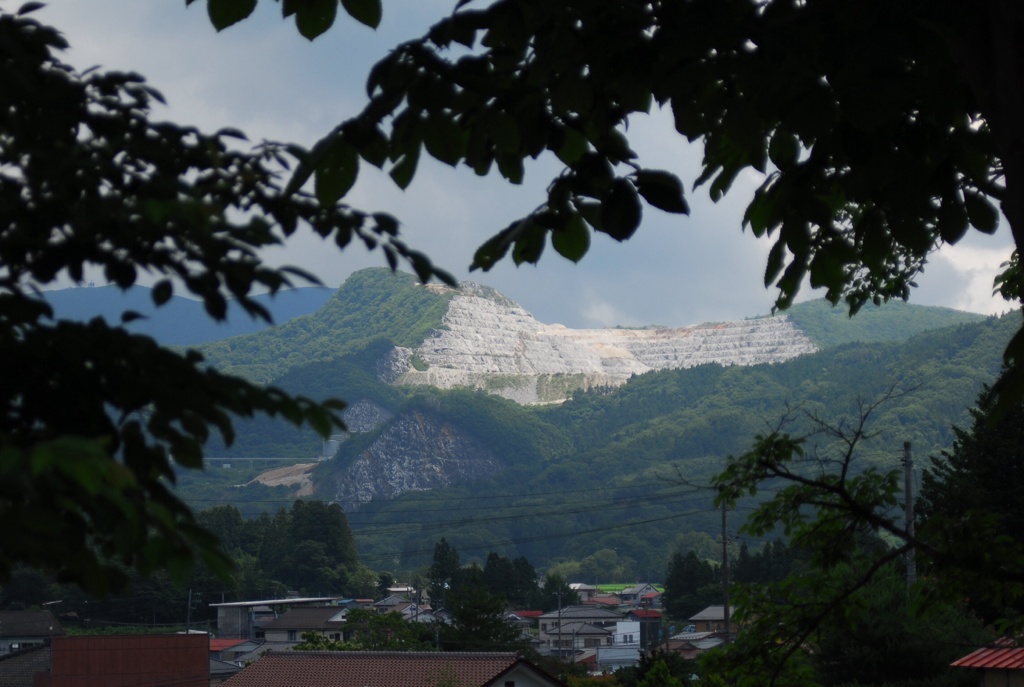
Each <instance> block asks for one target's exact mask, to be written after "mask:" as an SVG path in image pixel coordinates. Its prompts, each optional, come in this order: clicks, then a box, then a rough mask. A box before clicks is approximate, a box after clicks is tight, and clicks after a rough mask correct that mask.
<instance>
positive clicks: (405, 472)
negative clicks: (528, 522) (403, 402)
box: [330, 412, 504, 512]
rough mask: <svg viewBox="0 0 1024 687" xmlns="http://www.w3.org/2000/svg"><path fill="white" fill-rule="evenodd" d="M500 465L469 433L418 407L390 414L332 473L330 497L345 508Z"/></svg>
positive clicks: (443, 484)
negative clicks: (369, 439) (369, 440)
mask: <svg viewBox="0 0 1024 687" xmlns="http://www.w3.org/2000/svg"><path fill="white" fill-rule="evenodd" d="M502 467H504V466H503V465H502V464H501V463H500V462H499V461H498V459H497V458H496V457H495V455H494V454H493V453H492V452H491V451H490V450H489V449H488V448H487V447H485V446H483V445H482V444H481V443H480V442H478V441H476V440H475V439H474V438H472V437H469V436H466V435H464V434H461V433H460V432H459V431H458V430H457V429H455V428H454V427H452V426H451V425H450V424H449V423H446V422H443V421H440V420H438V419H437V418H434V417H431V416H430V415H428V414H426V413H423V412H412V413H408V414H405V415H402V416H399V417H398V418H396V419H394V421H392V422H391V423H390V424H388V426H387V427H386V428H385V429H384V430H383V431H382V432H381V433H380V435H379V436H378V437H377V438H376V440H374V442H373V443H372V444H371V445H370V446H369V448H367V449H366V450H364V451H362V452H361V453H360V454H359V455H358V456H356V458H355V460H354V461H353V462H352V463H350V464H349V465H348V466H347V467H346V468H345V469H344V470H341V471H340V472H337V473H335V475H334V477H333V480H332V484H331V487H330V488H331V492H332V493H331V500H332V501H334V502H337V503H339V504H341V507H342V508H344V509H345V511H348V512H351V511H354V510H357V509H358V508H359V506H360V505H362V504H363V503H366V502H367V501H370V500H372V499H375V498H376V499H392V498H394V497H396V496H398V495H400V494H404V493H405V492H408V491H424V490H427V489H435V488H438V487H447V486H451V485H453V484H460V483H463V482H472V481H474V480H478V479H481V478H483V477H489V476H491V475H493V474H494V473H496V472H498V471H499V470H501V469H502Z"/></svg>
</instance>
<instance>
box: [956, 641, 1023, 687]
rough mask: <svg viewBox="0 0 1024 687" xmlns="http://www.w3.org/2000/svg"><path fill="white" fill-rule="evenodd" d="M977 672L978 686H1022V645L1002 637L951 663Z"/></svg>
mask: <svg viewBox="0 0 1024 687" xmlns="http://www.w3.org/2000/svg"><path fill="white" fill-rule="evenodd" d="M952 665H953V667H954V668H970V669H972V670H974V671H975V672H976V673H978V682H977V684H978V685H980V687H1024V647H1022V646H1021V645H1020V643H1019V642H1016V641H1014V640H1013V639H1010V638H1009V637H1003V638H1001V639H999V640H997V641H995V642H994V643H993V644H992V646H986V647H982V648H980V649H977V650H976V651H973V652H971V653H969V654H968V655H966V656H964V657H963V658H961V659H959V660H957V661H954V662H953V663H952Z"/></svg>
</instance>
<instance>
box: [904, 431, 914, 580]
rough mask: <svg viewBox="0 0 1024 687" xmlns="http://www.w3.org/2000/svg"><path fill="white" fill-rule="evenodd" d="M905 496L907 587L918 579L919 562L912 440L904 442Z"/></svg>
mask: <svg viewBox="0 0 1024 687" xmlns="http://www.w3.org/2000/svg"><path fill="white" fill-rule="evenodd" d="M903 496H904V505H903V509H904V518H905V520H906V529H907V543H908V544H910V548H909V549H907V587H908V588H909V587H912V586H913V585H914V582H916V581H917V564H916V562H915V561H914V546H913V544H912V543H911V542H913V540H914V459H913V457H912V456H911V453H910V442H909V441H904V442H903Z"/></svg>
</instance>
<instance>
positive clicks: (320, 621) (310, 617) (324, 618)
mask: <svg viewBox="0 0 1024 687" xmlns="http://www.w3.org/2000/svg"><path fill="white" fill-rule="evenodd" d="M345 610H346V609H344V608H338V607H337V606H317V607H313V608H293V609H291V610H290V611H288V612H287V613H285V614H284V615H280V616H278V617H277V618H274V619H273V620H271V621H270V622H269V623H267V624H266V625H264V626H263V627H264V629H266V630H327V629H330V628H338V627H341V626H342V625H343V624H344V622H345V621H344V620H336V621H333V622H332V621H331V618H333V617H335V616H336V615H339V614H343V613H344V612H345Z"/></svg>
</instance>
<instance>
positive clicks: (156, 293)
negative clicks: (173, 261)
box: [152, 279, 174, 305]
mask: <svg viewBox="0 0 1024 687" xmlns="http://www.w3.org/2000/svg"><path fill="white" fill-rule="evenodd" d="M173 293H174V287H173V286H171V282H170V280H169V279H161V280H160V281H158V282H157V283H156V284H154V285H153V292H152V296H153V302H154V303H156V304H157V305H163V304H164V303H166V302H167V301H169V300H171V295H172V294H173Z"/></svg>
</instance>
